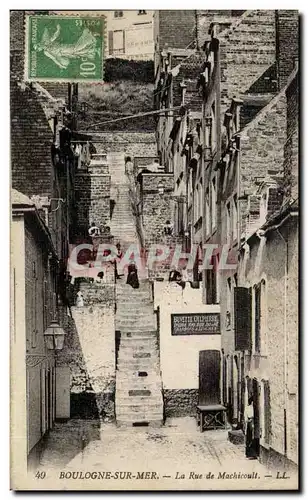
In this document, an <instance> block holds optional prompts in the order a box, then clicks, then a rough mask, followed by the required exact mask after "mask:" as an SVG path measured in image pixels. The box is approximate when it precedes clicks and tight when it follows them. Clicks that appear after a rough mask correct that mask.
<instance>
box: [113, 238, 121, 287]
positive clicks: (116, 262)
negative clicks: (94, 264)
mask: <svg viewBox="0 0 308 500" xmlns="http://www.w3.org/2000/svg"><path fill="white" fill-rule="evenodd" d="M116 248H117V256H116V258H115V261H114V266H115V278H116V280H117V279H121V276H123V274H119V273H118V268H119V264H120V263H121V260H122V258H123V252H122V249H121V243H117V244H116Z"/></svg>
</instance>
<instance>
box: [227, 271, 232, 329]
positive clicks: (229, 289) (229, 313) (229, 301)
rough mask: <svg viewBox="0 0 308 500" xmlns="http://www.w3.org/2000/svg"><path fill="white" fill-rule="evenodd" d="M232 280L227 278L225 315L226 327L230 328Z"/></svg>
mask: <svg viewBox="0 0 308 500" xmlns="http://www.w3.org/2000/svg"><path fill="white" fill-rule="evenodd" d="M231 300H232V281H231V278H228V279H227V317H226V328H227V329H229V328H231V308H232V303H231Z"/></svg>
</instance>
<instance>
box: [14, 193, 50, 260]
mask: <svg viewBox="0 0 308 500" xmlns="http://www.w3.org/2000/svg"><path fill="white" fill-rule="evenodd" d="M11 203H12V208H13V214H16V215H21V214H23V215H24V216H27V218H29V219H28V220H31V221H33V223H34V224H35V227H36V228H37V229H38V231H39V232H40V233H41V234H43V237H44V240H45V242H46V244H47V248H48V249H49V250H50V251H51V252H52V253H53V255H54V257H55V258H57V252H56V249H55V247H54V244H53V241H52V238H51V235H50V232H49V229H48V227H47V226H46V224H45V222H44V221H43V220H42V218H41V217H40V214H39V212H38V210H37V208H36V206H35V203H33V202H32V201H31V200H30V198H28V196H26V195H25V194H23V193H21V192H20V191H17V189H11Z"/></svg>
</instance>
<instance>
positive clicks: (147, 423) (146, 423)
mask: <svg viewBox="0 0 308 500" xmlns="http://www.w3.org/2000/svg"><path fill="white" fill-rule="evenodd" d="M163 423H164V422H163V417H162V416H159V417H158V418H157V419H155V418H154V419H153V420H149V419H147V420H144V419H140V420H137V419H136V418H134V419H130V420H126V419H122V418H121V419H118V418H117V419H116V424H117V427H136V429H138V430H139V431H140V430H141V429H144V430H146V429H148V428H149V427H150V428H152V429H158V428H159V427H162V425H163ZM136 424H137V425H136ZM138 424H139V425H138Z"/></svg>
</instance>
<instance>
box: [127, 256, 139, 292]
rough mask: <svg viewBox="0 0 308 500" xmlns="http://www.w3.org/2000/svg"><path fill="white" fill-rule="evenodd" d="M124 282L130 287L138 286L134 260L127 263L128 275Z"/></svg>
mask: <svg viewBox="0 0 308 500" xmlns="http://www.w3.org/2000/svg"><path fill="white" fill-rule="evenodd" d="M126 284H127V285H130V286H131V287H132V288H139V280H138V271H137V266H136V264H135V262H134V261H131V262H130V263H129V264H128V275H127V280H126Z"/></svg>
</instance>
